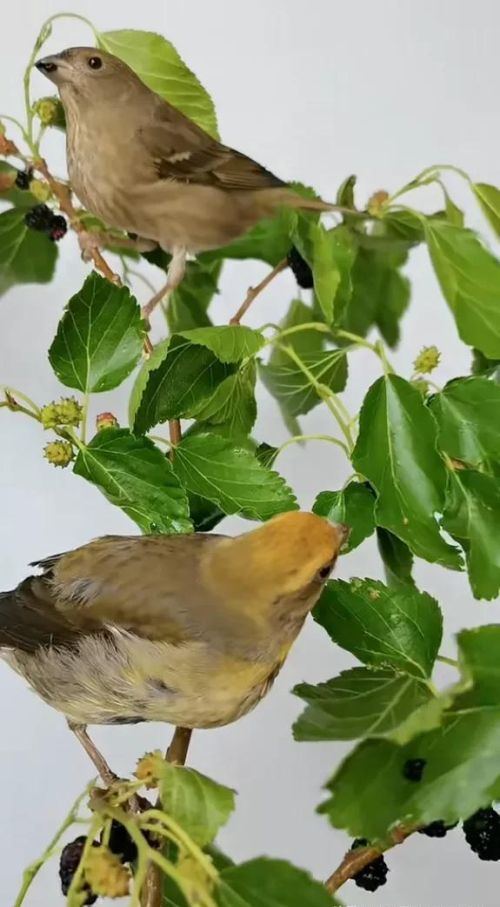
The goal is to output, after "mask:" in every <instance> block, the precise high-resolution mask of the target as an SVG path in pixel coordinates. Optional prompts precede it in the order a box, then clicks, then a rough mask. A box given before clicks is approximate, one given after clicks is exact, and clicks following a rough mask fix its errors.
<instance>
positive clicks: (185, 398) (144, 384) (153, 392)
mask: <svg viewBox="0 0 500 907" xmlns="http://www.w3.org/2000/svg"><path fill="white" fill-rule="evenodd" d="M234 371H235V367H234V366H233V365H228V364H225V363H222V362H221V361H220V359H218V358H217V356H215V354H214V353H212V352H211V350H209V349H208V348H207V347H206V346H201V345H200V344H195V343H191V342H190V341H189V340H186V339H185V338H184V337H182V336H180V335H178V334H174V335H173V336H172V337H171V338H170V340H169V341H167V342H165V343H164V344H163V345H160V346H159V347H158V349H157V351H155V355H154V356H153V357H152V358H151V359H150V360H148V361H147V362H146V363H145V365H144V366H143V370H142V372H140V373H139V376H138V379H137V385H136V389H135V393H134V396H133V400H134V405H133V407H132V410H131V419H132V420H133V424H134V431H136V432H140V433H143V432H146V431H148V430H149V429H150V428H153V426H155V425H158V424H160V423H162V422H167V421H168V420H169V419H179V418H181V417H183V418H190V417H191V416H194V415H195V414H196V412H197V410H198V409H199V408H200V407H201V406H202V405H203V404H205V403H206V402H207V400H209V399H210V397H211V396H212V395H213V393H214V392H215V390H216V389H217V387H218V386H219V384H221V382H222V381H224V379H225V378H227V376H228V375H231V374H232V373H233V372H234Z"/></svg>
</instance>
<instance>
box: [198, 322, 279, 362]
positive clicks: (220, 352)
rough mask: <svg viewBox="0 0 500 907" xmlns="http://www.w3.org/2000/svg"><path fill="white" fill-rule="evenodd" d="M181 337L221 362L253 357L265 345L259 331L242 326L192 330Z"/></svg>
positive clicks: (233, 325) (221, 326)
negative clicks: (205, 350)
mask: <svg viewBox="0 0 500 907" xmlns="http://www.w3.org/2000/svg"><path fill="white" fill-rule="evenodd" d="M182 337H184V338H185V339H186V340H189V341H190V342H191V343H196V344H198V345H199V346H205V347H206V348H207V349H209V350H210V351H211V352H212V353H214V355H215V356H217V359H219V360H220V361H221V362H241V360H242V359H246V358H247V357H249V356H255V355H256V354H257V353H258V352H259V350H260V349H261V348H262V347H263V345H264V343H265V337H264V336H263V335H262V334H261V333H260V331H254V330H253V329H252V328H248V327H245V326H244V325H242V324H238V325H236V324H230V325H219V326H217V327H201V328H193V330H191V331H182Z"/></svg>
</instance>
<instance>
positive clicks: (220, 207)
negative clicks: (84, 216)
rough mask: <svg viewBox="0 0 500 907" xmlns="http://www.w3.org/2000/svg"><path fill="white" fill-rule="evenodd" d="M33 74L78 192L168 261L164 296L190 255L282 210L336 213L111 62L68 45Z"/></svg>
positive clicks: (99, 53)
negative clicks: (60, 114) (47, 89)
mask: <svg viewBox="0 0 500 907" xmlns="http://www.w3.org/2000/svg"><path fill="white" fill-rule="evenodd" d="M36 66H37V68H38V69H39V70H40V72H42V73H44V75H46V76H47V78H48V79H50V80H51V82H54V84H55V85H57V88H58V90H59V94H60V96H61V101H62V103H63V106H64V111H65V114H66V129H67V132H66V135H67V158H68V171H69V177H70V181H71V185H72V188H73V189H74V191H75V192H76V194H77V196H78V198H79V199H80V201H81V202H82V203H83V204H84V205H85V207H86V208H87V209H88V210H89V211H91V212H92V213H93V214H95V215H97V216H98V217H100V218H102V220H104V221H105V222H106V223H107V224H109V225H110V226H111V227H115V228H119V229H121V230H125V231H127V232H128V233H133V234H137V235H138V236H139V237H141V238H144V239H146V240H152V241H154V242H155V243H158V244H159V245H160V246H161V247H162V248H163V249H165V250H166V251H167V252H170V253H171V254H172V261H171V264H170V270H169V274H168V283H167V286H166V287H165V289H164V292H165V293H166V292H168V291H169V290H173V289H174V288H175V287H176V286H178V284H179V283H180V281H181V280H182V277H183V275H184V270H185V262H186V255H187V254H196V253H197V252H202V251H205V250H208V249H215V248H219V247H221V246H224V245H226V244H227V243H229V242H231V241H232V240H234V239H237V238H238V237H239V236H241V235H242V234H244V233H245V232H246V231H247V230H249V229H250V228H251V227H253V226H254V225H255V224H256V223H258V221H260V220H262V219H263V218H265V217H269V216H271V215H272V214H274V212H275V211H276V210H277V208H279V207H281V206H289V207H291V208H297V209H306V210H307V209H309V210H314V211H327V210H330V209H331V208H332V206H331V205H329V204H327V203H326V202H323V201H320V200H312V199H304V198H301V197H300V196H299V195H298V194H297V193H296V192H294V191H293V190H292V189H290V188H289V187H288V186H287V184H286V183H284V182H283V181H282V180H280V179H278V177H276V176H274V174H273V173H271V172H270V171H269V170H266V168H265V167H262V166H261V165H260V164H258V163H256V161H253V160H252V159H251V158H249V157H247V156H246V155H245V154H241V153H240V152H239V151H234V150H233V149H232V148H228V147H227V146H226V145H222V144H221V143H220V142H218V141H217V140H216V139H214V138H212V136H210V135H209V134H208V133H207V132H205V131H204V130H203V129H201V128H200V127H199V126H197V125H196V123H194V122H193V121H192V120H190V119H189V118H188V117H186V116H184V114H183V113H181V112H180V111H179V110H177V109H176V108H175V107H172V105H171V104H168V103H167V101H164V100H163V98H161V97H160V96H159V95H157V94H156V93H155V92H154V91H151V89H150V88H148V87H147V85H145V84H144V82H142V81H141V80H140V79H139V77H138V76H137V75H136V74H135V73H134V72H133V70H132V69H130V67H129V66H127V65H126V64H125V63H123V62H122V61H121V60H119V59H118V58H117V57H114V56H113V55H112V54H109V53H106V52H105V51H103V50H96V48H95V47H70V48H68V49H67V50H64V51H62V53H59V54H54V55H52V56H47V57H44V58H43V59H41V60H39V61H38V62H37V63H36Z"/></svg>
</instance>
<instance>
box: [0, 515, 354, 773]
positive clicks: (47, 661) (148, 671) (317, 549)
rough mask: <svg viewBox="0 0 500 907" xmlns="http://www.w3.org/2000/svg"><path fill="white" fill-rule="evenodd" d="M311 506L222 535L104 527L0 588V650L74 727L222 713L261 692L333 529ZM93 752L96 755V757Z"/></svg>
mask: <svg viewBox="0 0 500 907" xmlns="http://www.w3.org/2000/svg"><path fill="white" fill-rule="evenodd" d="M346 532H347V530H346V529H345V527H343V526H334V525H332V524H331V523H329V522H328V521H327V520H325V519H323V518H322V517H318V516H315V515H314V514H312V513H299V512H291V513H284V514H280V515H279V516H277V517H275V518H274V519H272V520H270V521H269V522H267V523H265V524H263V525H262V526H259V527H258V528H257V529H254V530H253V531H251V532H247V533H245V534H243V535H240V536H237V537H235V538H229V537H227V536H223V535H215V534H203V533H193V534H192V535H171V536H167V535H154V536H123V537H121V536H106V537H104V538H100V539H97V540H95V541H92V542H90V543H89V544H87V545H83V546H82V547H81V548H76V549H75V550H74V551H70V552H68V553H66V554H61V555H55V556H54V557H48V558H46V559H45V560H42V561H39V562H35V563H36V565H37V566H38V567H39V568H41V575H40V576H30V577H28V578H27V579H25V580H24V581H23V582H22V583H20V585H19V586H18V587H17V589H14V590H13V591H12V592H3V593H1V594H0V654H1V655H2V657H3V658H4V659H5V660H6V661H7V662H8V663H9V664H10V665H11V666H12V667H13V668H14V669H15V670H16V671H17V672H18V673H19V674H21V675H22V676H23V677H24V678H25V679H26V680H27V681H28V683H29V684H30V685H31V686H32V688H33V689H34V690H35V691H36V692H37V693H38V694H39V695H40V696H41V697H42V698H43V699H44V700H45V701H46V702H47V703H49V705H51V706H53V707H54V708H56V709H58V710H59V711H60V712H62V713H63V714H64V715H65V716H66V718H67V720H68V722H69V724H70V726H71V727H72V729H73V730H74V731H75V732H76V734H77V736H78V737H79V739H80V741H81V742H82V743H83V745H84V746H85V748H86V750H87V752H88V753H89V755H90V756H91V758H92V759H93V760H94V762H95V764H96V766H97V767H98V770H99V771H101V773H102V769H103V766H104V771H106V769H107V766H106V763H105V762H104V761H103V760H102V757H101V756H100V754H99V752H98V751H97V750H96V749H95V747H94V745H93V743H92V741H91V740H90V738H89V737H88V736H87V733H86V729H85V727H86V725H87V724H126V723H135V722H139V721H167V722H170V723H172V724H177V725H180V726H182V727H186V728H209V727H216V726H218V725H224V724H228V723H229V722H231V721H235V720H236V719H237V718H239V717H240V716H242V715H244V714H246V712H248V711H249V710H250V709H252V708H253V707H254V706H255V705H256V704H257V703H258V701H259V700H260V699H262V697H263V696H265V694H266V693H267V692H268V690H269V689H270V687H271V685H272V682H273V680H274V678H275V677H276V675H277V674H278V672H279V670H280V668H281V666H282V664H283V662H284V661H285V658H286V656H287V654H288V651H289V649H290V646H291V645H292V643H293V642H294V640H295V638H296V636H297V634H298V633H299V631H300V628H301V627H302V624H303V623H304V620H305V618H306V616H307V614H308V612H309V611H310V610H311V608H312V607H313V606H314V604H315V603H316V601H317V600H318V598H319V595H320V593H321V590H322V588H323V586H324V584H325V582H326V580H327V579H328V576H329V575H330V572H331V570H332V568H333V566H334V564H335V561H336V559H337V555H338V553H339V549H340V547H341V545H342V543H343V541H344V539H345V537H346ZM99 760H101V761H99Z"/></svg>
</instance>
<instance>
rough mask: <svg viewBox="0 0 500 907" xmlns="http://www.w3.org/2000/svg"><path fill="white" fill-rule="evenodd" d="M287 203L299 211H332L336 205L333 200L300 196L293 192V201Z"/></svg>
mask: <svg viewBox="0 0 500 907" xmlns="http://www.w3.org/2000/svg"><path fill="white" fill-rule="evenodd" d="M287 204H288V205H289V206H290V207H291V208H298V209H299V211H334V210H335V208H336V207H337V206H336V205H334V204H333V202H324V201H323V199H322V198H301V196H300V195H297V194H296V193H295V192H294V193H293V201H292V200H290V201H289V202H287Z"/></svg>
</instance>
